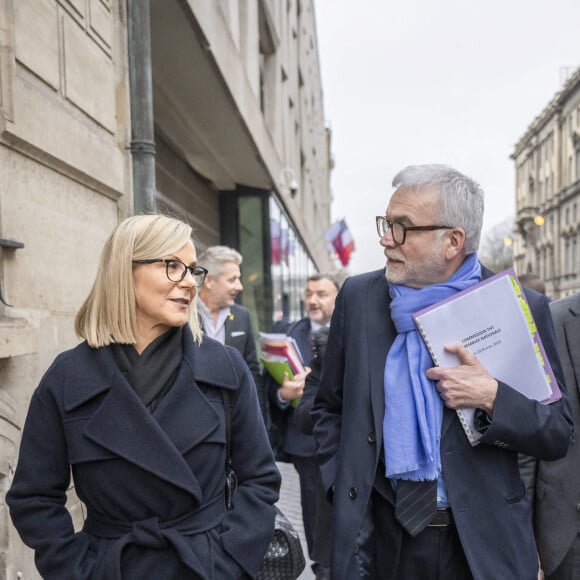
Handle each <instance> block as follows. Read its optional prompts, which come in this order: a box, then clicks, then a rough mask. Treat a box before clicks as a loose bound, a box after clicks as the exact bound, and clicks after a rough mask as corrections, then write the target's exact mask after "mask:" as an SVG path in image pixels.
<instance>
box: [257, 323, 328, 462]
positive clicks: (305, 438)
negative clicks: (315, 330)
mask: <svg viewBox="0 0 580 580" xmlns="http://www.w3.org/2000/svg"><path fill="white" fill-rule="evenodd" d="M310 330H311V324H310V319H309V318H307V317H306V318H301V319H300V320H298V321H297V322H294V323H289V322H287V321H285V320H281V321H279V322H277V323H276V325H275V326H274V332H284V333H286V334H287V335H288V336H291V337H292V338H294V340H296V343H297V344H298V348H299V350H300V354H301V355H302V358H303V363H304V365H305V366H308V364H309V362H310V359H311V358H312V346H311V343H310ZM263 381H264V385H265V388H266V389H267V392H268V396H269V399H270V408H271V417H272V421H273V422H274V423H276V426H277V428H278V429H279V439H280V438H281V439H282V441H280V440H279V439H278V441H277V442H276V444H277V445H279V446H281V448H282V450H283V451H284V453H285V454H287V455H296V456H297V457H314V456H315V455H316V443H315V441H314V437H313V436H312V435H308V434H306V433H303V432H302V430H301V429H300V426H299V425H298V422H297V416H296V413H295V408H294V407H292V406H291V405H288V404H282V403H280V401H279V399H278V389H279V388H280V385H279V384H278V383H277V382H276V381H275V380H274V379H273V378H272V377H271V376H270V375H269V374H268V373H267V372H265V374H264V378H263Z"/></svg>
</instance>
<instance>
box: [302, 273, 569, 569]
mask: <svg viewBox="0 0 580 580" xmlns="http://www.w3.org/2000/svg"><path fill="white" fill-rule="evenodd" d="M490 274H491V272H489V271H487V272H484V276H485V277H488V276H489V275H490ZM528 298H529V302H530V307H531V309H532V312H533V314H534V317H535V320H536V324H537V326H538V328H539V330H540V333H541V335H542V340H543V341H544V346H545V350H546V353H547V355H548V357H549V359H550V361H552V362H553V366H554V372H555V374H556V376H557V377H558V378H559V379H560V378H561V376H562V374H561V370H560V367H559V364H558V362H557V355H556V346H555V341H554V331H553V326H552V322H551V320H550V313H549V309H548V307H547V298H546V297H544V296H541V295H539V294H537V293H534V296H529V297H528ZM389 304H390V297H389V290H388V285H387V282H386V279H385V272H384V270H379V271H376V272H371V273H369V274H364V275H361V276H353V277H351V278H348V279H347V280H346V282H345V283H344V285H343V287H342V290H341V291H340V293H339V295H338V297H337V300H336V306H335V310H334V314H333V317H332V323H331V325H330V336H329V339H328V346H327V350H326V354H325V358H324V362H323V369H322V377H321V383H320V387H319V389H318V393H317V396H316V400H315V404H314V410H313V415H314V418H315V421H316V424H315V429H314V434H315V437H316V440H317V444H318V457H319V459H320V461H321V471H322V478H323V481H324V484H325V487H326V488H327V489H328V490H329V493H330V494H332V495H333V513H334V522H333V533H334V536H333V553H332V578H333V580H353V579H354V578H359V577H361V567H363V568H364V567H367V565H368V562H369V561H371V560H372V558H369V550H371V548H370V547H369V546H370V542H369V541H368V538H369V531H370V525H369V522H370V521H371V520H370V518H369V512H368V511H367V508H368V506H369V500H370V498H371V493H372V492H373V488H374V489H375V492H374V493H375V494H377V493H378V494H380V495H381V496H382V497H383V498H385V500H386V501H384V502H383V503H384V504H386V505H387V506H389V507H388V510H389V512H390V513H389V514H388V515H387V517H385V518H384V520H381V523H382V526H381V528H382V537H383V538H384V542H383V545H384V551H385V554H386V557H387V559H388V560H390V561H392V562H396V561H397V559H398V555H399V553H400V547H401V541H402V534H403V531H402V528H401V526H400V525H399V524H398V522H396V520H395V518H394V514H393V510H392V508H391V507H390V506H392V503H393V491H392V488H391V486H390V485H389V482H388V480H387V479H386V478H385V477H384V466H383V467H381V464H382V456H383V451H382V439H383V417H384V410H385V400H384V379H383V373H384V366H385V360H386V356H387V352H388V350H389V348H390V346H391V345H392V343H393V341H394V339H395V336H396V330H395V327H394V325H393V323H392V321H391V318H390V316H389ZM559 382H561V381H560V380H559ZM569 435H570V416H569V407H568V404H567V399H566V397H565V396H564V398H563V400H562V401H561V402H558V403H554V404H553V405H551V406H549V407H540V408H538V406H537V404H536V403H535V402H533V401H529V400H528V399H526V398H525V397H524V396H522V395H520V394H518V393H517V392H515V391H514V390H513V389H510V388H508V387H507V386H506V385H504V384H502V383H500V384H499V389H498V393H497V399H496V404H495V411H494V417H493V422H492V424H491V426H490V427H489V428H488V429H487V432H486V434H485V435H484V437H483V439H482V442H481V443H480V445H478V446H477V447H475V448H473V447H471V446H470V444H469V442H468V440H467V438H466V436H465V433H464V431H463V429H462V427H461V424H460V423H459V420H458V418H457V414H456V413H455V412H454V411H451V410H449V409H447V408H445V409H444V417H443V425H442V428H441V461H442V468H443V475H444V477H445V483H446V487H447V494H448V500H449V503H450V506H451V508H452V511H453V515H454V519H455V523H456V526H457V530H458V533H459V536H460V538H461V543H462V547H463V550H464V552H465V556H466V558H467V560H468V562H469V565H470V568H471V572H472V574H473V576H474V578H475V580H494V579H495V580H505V579H506V578H522V579H526V580H528V579H529V580H531V579H532V578H535V575H536V574H537V553H536V546H535V541H534V536H533V530H532V524H531V518H530V516H529V503H528V501H527V500H526V498H525V493H524V487H523V485H522V481H521V479H520V475H519V471H518V462H517V453H516V450H519V451H522V452H524V453H528V454H534V455H538V456H543V457H544V458H545V459H550V458H553V457H558V456H561V455H563V454H564V453H565V450H566V447H567V445H568V440H569ZM393 568H394V566H393ZM380 573H381V576H380V577H381V580H387V579H388V578H391V577H392V575H394V574H395V570H394V569H391V570H381V571H380ZM368 577H371V578H375V577H378V576H376V575H373V572H372V571H371V572H370V576H368Z"/></svg>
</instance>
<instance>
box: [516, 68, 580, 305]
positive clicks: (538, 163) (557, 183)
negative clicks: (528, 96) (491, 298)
mask: <svg viewBox="0 0 580 580" xmlns="http://www.w3.org/2000/svg"><path fill="white" fill-rule="evenodd" d="M512 158H513V160H514V162H515V168H516V228H515V239H514V265H515V269H516V272H517V273H518V274H522V273H524V272H533V273H535V274H538V275H539V276H540V277H541V278H542V279H543V280H544V281H545V283H546V293H547V294H548V295H549V296H551V297H552V298H555V299H557V298H561V297H563V296H567V295H568V294H572V293H574V292H578V291H580V69H578V70H577V71H576V72H575V73H574V74H573V75H572V76H571V77H570V78H569V79H568V81H567V82H566V83H565V84H564V86H563V87H562V89H561V90H560V91H559V92H558V93H557V94H556V95H555V96H554V97H553V99H552V100H551V101H550V103H549V104H548V106H547V107H546V108H545V109H544V110H543V111H542V112H541V113H540V114H539V115H538V116H537V117H536V119H534V121H533V122H532V124H531V125H530V126H529V127H528V129H527V131H526V133H525V134H524V135H523V137H522V138H521V139H520V140H519V141H518V143H517V145H516V147H515V151H514V153H513V155H512Z"/></svg>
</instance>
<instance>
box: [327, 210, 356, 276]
mask: <svg viewBox="0 0 580 580" xmlns="http://www.w3.org/2000/svg"><path fill="white" fill-rule="evenodd" d="M326 239H327V240H328V243H329V244H330V245H331V246H332V248H333V249H334V251H335V252H336V255H337V256H338V259H339V260H340V263H341V264H342V265H343V267H346V266H348V263H349V261H350V255H351V254H352V252H354V250H355V246H354V239H353V237H352V234H351V233H350V230H349V229H348V226H347V225H346V222H345V221H344V220H343V219H341V220H338V221H337V222H334V223H333V224H332V225H331V226H330V229H329V230H328V231H327V232H326Z"/></svg>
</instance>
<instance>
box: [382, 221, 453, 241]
mask: <svg viewBox="0 0 580 580" xmlns="http://www.w3.org/2000/svg"><path fill="white" fill-rule="evenodd" d="M375 220H376V223H377V233H378V234H379V237H380V238H382V237H383V236H384V235H385V234H386V233H387V231H388V230H391V235H392V236H393V242H395V244H397V245H399V246H402V245H403V244H404V243H405V240H406V239H407V232H416V231H417V232H424V231H434V230H452V229H453V227H452V226H405V225H403V224H401V223H399V222H392V221H391V220H388V219H387V218H386V217H384V216H382V215H378V216H377V217H376V218H375Z"/></svg>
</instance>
